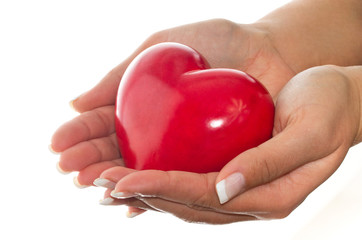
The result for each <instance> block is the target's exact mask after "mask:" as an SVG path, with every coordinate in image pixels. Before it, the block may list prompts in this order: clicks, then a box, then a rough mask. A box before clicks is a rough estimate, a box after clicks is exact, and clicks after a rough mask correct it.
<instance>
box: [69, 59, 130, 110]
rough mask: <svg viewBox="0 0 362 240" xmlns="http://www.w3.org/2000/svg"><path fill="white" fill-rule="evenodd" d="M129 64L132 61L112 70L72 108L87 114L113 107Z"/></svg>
mask: <svg viewBox="0 0 362 240" xmlns="http://www.w3.org/2000/svg"><path fill="white" fill-rule="evenodd" d="M129 62H130V60H126V61H124V62H122V63H121V64H119V65H118V66H117V67H115V68H114V69H112V70H111V71H110V72H109V73H108V74H107V75H106V76H105V77H104V78H103V79H102V80H101V81H100V82H99V83H98V84H97V85H96V86H94V87H93V88H92V89H90V90H89V91H87V92H85V93H83V94H82V95H80V96H79V97H78V98H76V99H75V100H73V101H71V102H70V105H71V107H72V108H73V109H74V110H76V111H77V112H86V111H89V110H92V109H95V108H98V107H102V106H107V105H113V104H114V103H115V101H116V96H117V91H118V85H119V83H120V81H121V78H122V75H123V73H124V71H125V70H126V68H127V66H128V65H129Z"/></svg>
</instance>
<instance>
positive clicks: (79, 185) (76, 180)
mask: <svg viewBox="0 0 362 240" xmlns="http://www.w3.org/2000/svg"><path fill="white" fill-rule="evenodd" d="M73 183H74V185H75V186H77V188H86V187H88V186H87V185H82V184H80V183H79V181H78V177H74V178H73Z"/></svg>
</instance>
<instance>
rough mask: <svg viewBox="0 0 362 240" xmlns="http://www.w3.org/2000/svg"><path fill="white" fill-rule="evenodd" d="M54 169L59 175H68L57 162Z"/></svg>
mask: <svg viewBox="0 0 362 240" xmlns="http://www.w3.org/2000/svg"><path fill="white" fill-rule="evenodd" d="M56 168H57V170H58V172H59V173H61V174H64V175H67V174H69V173H70V172H67V171H64V170H63V169H62V168H61V167H60V166H59V162H57V165H56Z"/></svg>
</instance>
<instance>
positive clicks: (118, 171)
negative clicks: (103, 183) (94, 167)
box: [99, 166, 137, 183]
mask: <svg viewBox="0 0 362 240" xmlns="http://www.w3.org/2000/svg"><path fill="white" fill-rule="evenodd" d="M135 172H137V170H134V169H131V168H127V167H123V166H117V167H113V168H109V169H107V170H105V171H103V172H102V173H101V175H100V176H99V178H101V179H107V180H109V181H112V182H115V183H117V182H118V181H120V180H121V179H122V178H124V177H125V176H127V175H129V174H131V173H135Z"/></svg>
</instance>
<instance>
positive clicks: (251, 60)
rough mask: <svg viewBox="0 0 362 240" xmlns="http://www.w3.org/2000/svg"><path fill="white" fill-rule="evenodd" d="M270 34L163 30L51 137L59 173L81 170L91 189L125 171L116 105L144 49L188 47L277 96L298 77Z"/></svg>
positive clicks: (238, 28) (230, 26)
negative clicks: (117, 169) (168, 44)
mask: <svg viewBox="0 0 362 240" xmlns="http://www.w3.org/2000/svg"><path fill="white" fill-rule="evenodd" d="M266 35H267V32H266V31H265V30H261V29H259V28H257V27H255V26H254V25H238V24H235V23H232V22H230V21H226V20H211V21H206V22H200V23H195V24H191V25H186V26H181V27H177V28H174V29H169V30H165V31H161V32H159V33H156V34H154V35H153V36H151V37H150V38H149V39H147V40H146V41H145V42H144V43H143V44H142V46H141V47H140V48H139V49H137V50H136V52H135V53H134V54H133V55H132V56H130V57H129V58H128V59H126V60H125V61H124V62H123V63H121V64H120V65H119V66H117V67H116V68H114V69H113V70H112V71H111V72H110V73H109V74H108V75H107V76H106V77H105V78H104V79H103V80H102V81H101V82H100V83H99V84H98V85H97V86H95V87H94V88H93V89H91V90H90V91H88V92H86V93H84V94H83V95H81V96H80V97H79V98H78V99H76V100H75V101H73V103H72V105H73V107H74V109H75V110H77V111H78V112H80V113H81V114H80V115H79V116H78V117H76V118H74V119H73V120H71V121H69V122H67V123H65V124H64V125H63V126H61V127H60V128H59V129H58V130H57V131H56V132H55V133H54V135H53V138H52V144H51V148H52V149H53V150H54V151H55V152H59V153H60V161H59V168H60V169H61V170H62V171H65V172H71V171H79V175H78V177H77V178H76V182H77V184H79V185H85V186H89V185H92V183H93V181H94V179H95V178H97V177H98V176H99V174H100V173H101V172H102V171H104V170H105V169H108V168H110V167H114V166H122V165H123V161H122V159H121V156H120V154H119V151H118V147H117V142H116V135H115V129H114V120H113V118H114V102H115V98H116V93H117V89H118V85H119V82H120V80H121V78H122V74H123V72H124V71H125V69H126V67H127V66H128V64H129V63H130V61H131V60H132V59H133V58H134V57H135V56H136V55H137V54H138V53H140V52H141V51H142V50H144V49H145V48H147V47H149V46H151V45H153V44H156V43H159V42H164V41H174V42H180V43H183V44H186V45H188V46H190V47H193V48H195V49H196V50H198V51H199V52H200V53H201V54H202V55H204V57H205V58H206V59H207V60H208V61H209V63H210V65H211V66H212V67H227V68H235V69H241V70H244V71H246V72H248V73H249V74H251V75H253V76H254V77H255V78H257V79H259V80H260V81H261V82H262V83H263V84H264V85H265V86H266V87H267V88H268V90H269V91H270V93H271V94H272V96H273V97H276V95H277V93H278V92H279V91H280V89H281V88H282V87H283V86H284V84H285V83H286V82H287V81H288V80H289V79H290V78H291V77H292V76H293V75H294V72H293V71H291V70H290V68H289V66H288V65H287V64H286V63H285V62H284V61H283V59H281V58H280V56H279V54H278V52H277V51H276V49H275V48H274V47H273V45H272V44H271V42H270V41H269V38H268V37H266Z"/></svg>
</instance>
